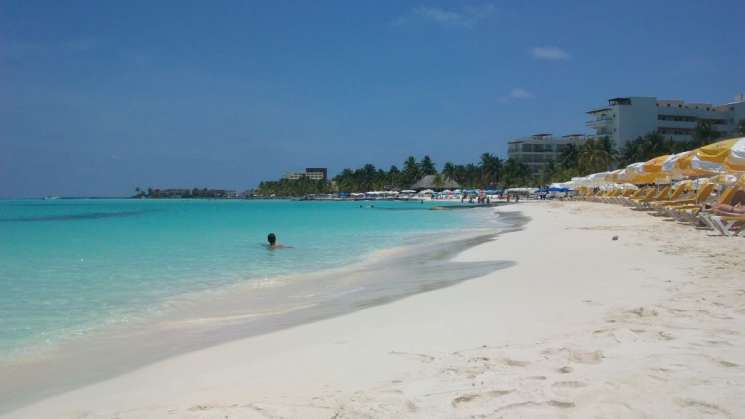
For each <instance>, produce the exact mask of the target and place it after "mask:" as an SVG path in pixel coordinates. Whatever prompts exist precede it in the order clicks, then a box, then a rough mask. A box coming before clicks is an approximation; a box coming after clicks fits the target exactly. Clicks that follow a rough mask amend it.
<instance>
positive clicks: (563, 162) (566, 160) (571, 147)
mask: <svg viewBox="0 0 745 419" xmlns="http://www.w3.org/2000/svg"><path fill="white" fill-rule="evenodd" d="M578 162H579V148H577V145H576V144H567V145H565V146H564V149H563V150H562V151H561V155H560V156H559V165H560V166H561V167H562V168H564V169H575V168H576V167H577V166H578Z"/></svg>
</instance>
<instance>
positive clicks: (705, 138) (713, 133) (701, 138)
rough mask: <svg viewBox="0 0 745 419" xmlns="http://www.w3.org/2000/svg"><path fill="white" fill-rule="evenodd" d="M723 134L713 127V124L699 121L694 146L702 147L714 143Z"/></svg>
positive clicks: (694, 134) (695, 131)
mask: <svg viewBox="0 0 745 419" xmlns="http://www.w3.org/2000/svg"><path fill="white" fill-rule="evenodd" d="M721 136H722V134H721V133H720V132H719V131H717V130H715V129H714V128H713V127H712V126H711V122H709V121H706V120H703V119H699V120H698V122H697V123H696V128H695V129H694V131H693V146H694V147H701V146H705V145H707V144H711V143H713V142H714V141H715V140H716V139H718V138H719V137H721Z"/></svg>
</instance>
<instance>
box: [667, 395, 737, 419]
mask: <svg viewBox="0 0 745 419" xmlns="http://www.w3.org/2000/svg"><path fill="white" fill-rule="evenodd" d="M676 402H677V403H678V405H680V406H682V407H686V408H691V409H695V410H696V411H698V413H699V414H705V415H724V416H726V417H732V415H731V414H730V413H729V412H728V411H726V410H724V409H722V408H721V407H719V406H717V405H716V404H713V403H708V402H703V401H700V400H694V399H679V400H677V401H676Z"/></svg>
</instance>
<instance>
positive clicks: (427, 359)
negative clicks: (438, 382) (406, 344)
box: [388, 351, 435, 364]
mask: <svg viewBox="0 0 745 419" xmlns="http://www.w3.org/2000/svg"><path fill="white" fill-rule="evenodd" d="M388 353H389V354H390V355H398V356H403V357H405V358H409V359H413V360H416V361H420V362H424V363H425V364H429V363H431V362H432V361H434V360H435V357H433V356H431V355H427V354H417V353H409V352H397V351H391V352H388Z"/></svg>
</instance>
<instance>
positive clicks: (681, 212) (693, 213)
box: [673, 184, 739, 225]
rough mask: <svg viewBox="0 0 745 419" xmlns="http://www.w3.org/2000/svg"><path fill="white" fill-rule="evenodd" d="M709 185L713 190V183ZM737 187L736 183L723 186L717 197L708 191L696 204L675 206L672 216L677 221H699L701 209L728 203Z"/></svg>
mask: <svg viewBox="0 0 745 419" xmlns="http://www.w3.org/2000/svg"><path fill="white" fill-rule="evenodd" d="M711 185H712V188H711V190H712V191H713V190H714V184H711ZM738 188H739V186H737V185H733V186H728V187H725V188H724V190H723V191H722V192H721V193H720V194H719V196H718V197H715V196H714V195H711V193H710V194H709V195H708V196H706V197H704V199H703V201H702V202H700V203H699V204H698V205H683V206H679V207H676V208H675V209H674V210H673V217H674V218H675V219H677V220H678V221H683V222H696V223H699V222H700V221H701V220H700V218H699V214H701V213H702V211H706V206H707V205H710V206H713V207H716V206H719V205H723V204H727V203H729V202H730V201H731V200H732V196H733V194H734V193H735V192H736V191H737V189H738ZM712 199H713V201H712ZM704 224H707V223H704ZM707 225H708V224H707Z"/></svg>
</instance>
